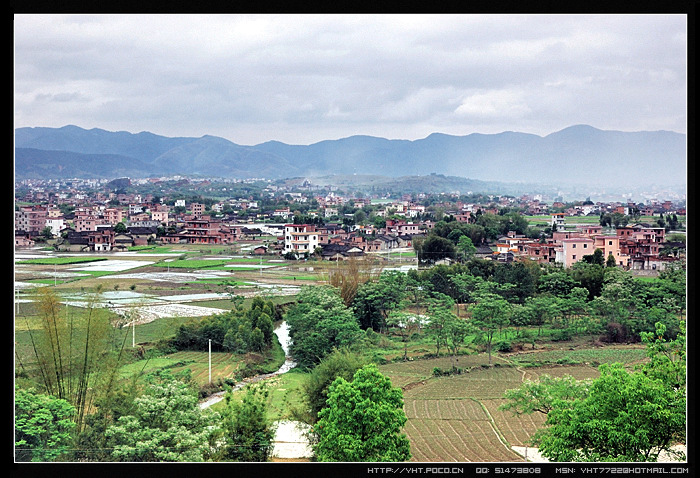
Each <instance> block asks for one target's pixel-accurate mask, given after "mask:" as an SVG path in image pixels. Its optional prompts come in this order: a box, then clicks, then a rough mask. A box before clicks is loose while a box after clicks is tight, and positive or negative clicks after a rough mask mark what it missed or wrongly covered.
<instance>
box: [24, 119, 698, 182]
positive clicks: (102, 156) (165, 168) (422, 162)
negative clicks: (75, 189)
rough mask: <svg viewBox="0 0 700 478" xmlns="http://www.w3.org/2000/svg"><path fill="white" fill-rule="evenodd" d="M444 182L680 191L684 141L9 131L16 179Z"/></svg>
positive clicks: (609, 134)
mask: <svg viewBox="0 0 700 478" xmlns="http://www.w3.org/2000/svg"><path fill="white" fill-rule="evenodd" d="M431 173H436V174H443V175H448V176H454V177H460V178H472V179H474V180H481V181H499V182H529V183H546V184H550V185H587V184H591V185H596V186H611V187H612V186H635V185H644V184H657V185H659V184H662V185H682V184H685V181H686V135H684V134H680V133H674V132H668V131H640V132H631V133H627V132H620V131H603V130H599V129H596V128H593V127H591V126H586V125H577V126H571V127H569V128H566V129H563V130H561V131H558V132H556V133H552V134H550V135H547V136H544V137H541V136H537V135H533V134H526V133H518V132H503V133H499V134H478V133H474V134H469V135H466V136H453V135H446V134H441V133H434V134H431V135H430V136H428V137H426V138H423V139H419V140H414V141H409V140H390V139H385V138H377V137H372V136H351V137H348V138H342V139H336V140H326V141H321V142H318V143H314V144H310V145H289V144H285V143H281V142H279V141H269V142H266V143H262V144H258V145H254V146H242V145H238V144H235V143H232V142H231V141H228V140H226V139H224V138H219V137H215V136H208V135H207V136H203V137H201V138H186V137H177V138H168V137H164V136H158V135H155V134H152V133H148V132H141V133H137V134H133V133H128V132H124V131H120V132H109V131H105V130H101V129H97V128H95V129H91V130H85V129H82V128H79V127H77V126H64V127H62V128H42V127H38V128H18V129H16V130H15V177H16V178H17V179H25V178H67V177H92V178H97V177H102V178H114V177H118V176H132V177H137V176H142V177H144V176H160V175H173V174H179V175H185V176H186V175H190V176H192V175H202V176H216V177H238V178H254V177H265V178H269V179H279V178H288V177H295V176H307V177H317V176H325V175H333V174H336V175H345V174H349V175H352V174H359V175H381V176H388V177H394V178H398V177H407V176H419V175H429V174H431Z"/></svg>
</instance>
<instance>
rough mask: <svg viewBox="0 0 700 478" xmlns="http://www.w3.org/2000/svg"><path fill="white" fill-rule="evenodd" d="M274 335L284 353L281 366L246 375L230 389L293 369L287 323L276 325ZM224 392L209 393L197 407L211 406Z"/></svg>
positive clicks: (221, 397)
mask: <svg viewBox="0 0 700 478" xmlns="http://www.w3.org/2000/svg"><path fill="white" fill-rule="evenodd" d="M274 332H275V335H277V338H278V339H279V341H280V344H281V345H282V350H284V355H285V361H284V363H283V364H282V366H281V367H280V368H279V369H278V370H277V371H276V372H272V373H265V374H261V375H256V376H254V377H248V378H246V379H243V380H241V381H240V382H238V383H237V384H235V385H234V386H233V387H232V390H234V391H235V390H240V389H241V388H243V387H245V386H246V385H249V384H251V383H255V382H259V381H261V380H265V379H268V378H270V377H274V376H275V375H280V374H282V373H285V372H288V371H289V370H291V369H293V368H294V367H296V365H297V364H296V362H294V361H293V360H292V358H291V356H290V355H289V344H290V338H289V326H288V325H287V322H282V323H281V324H280V325H279V327H277V328H276V329H275V330H274ZM225 394H226V392H225V391H224V392H217V393H213V394H211V395H209V396H208V397H207V398H206V399H205V400H203V401H201V402H199V408H201V409H204V408H207V407H210V406H212V405H213V404H215V403H217V402H220V401H221V400H223V399H224V395H225Z"/></svg>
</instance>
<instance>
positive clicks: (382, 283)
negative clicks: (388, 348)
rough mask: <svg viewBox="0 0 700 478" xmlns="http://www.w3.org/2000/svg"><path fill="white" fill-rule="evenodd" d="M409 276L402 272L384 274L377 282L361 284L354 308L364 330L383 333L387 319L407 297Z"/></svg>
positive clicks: (354, 300)
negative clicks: (369, 329) (370, 329)
mask: <svg viewBox="0 0 700 478" xmlns="http://www.w3.org/2000/svg"><path fill="white" fill-rule="evenodd" d="M406 284H407V276H406V274H404V273H401V272H394V271H391V272H384V273H382V274H381V276H379V279H378V280H377V281H368V282H365V283H364V284H361V285H360V286H359V287H358V289H357V292H356V294H355V297H354V299H353V303H352V307H353V310H354V312H355V316H356V317H357V320H358V322H359V324H360V327H361V328H362V329H368V328H372V329H373V330H375V331H382V330H384V329H385V328H386V326H387V319H388V318H389V314H390V313H391V311H392V310H394V309H396V308H397V307H398V306H399V304H400V303H401V301H402V300H403V299H404V298H405V296H406Z"/></svg>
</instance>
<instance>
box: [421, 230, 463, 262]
mask: <svg viewBox="0 0 700 478" xmlns="http://www.w3.org/2000/svg"><path fill="white" fill-rule="evenodd" d="M413 243H414V249H415V251H416V255H417V257H418V261H419V262H422V263H429V264H432V263H435V262H437V261H439V260H442V259H454V258H455V255H456V251H455V245H454V243H453V242H452V241H450V240H449V239H445V238H444V237H440V236H437V235H435V234H430V235H429V236H428V237H427V238H425V240H423V241H422V242H416V241H414V242H413Z"/></svg>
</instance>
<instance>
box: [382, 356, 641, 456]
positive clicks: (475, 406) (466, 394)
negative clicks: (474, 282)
mask: <svg viewBox="0 0 700 478" xmlns="http://www.w3.org/2000/svg"><path fill="white" fill-rule="evenodd" d="M613 349H614V347H611V348H605V349H591V350H586V349H583V350H577V351H556V352H555V351H545V352H540V354H541V355H535V354H533V355H532V356H530V357H521V356H520V357H499V356H494V357H493V364H492V365H490V366H489V365H488V356H486V355H485V354H479V355H465V356H459V361H458V362H455V364H457V365H456V366H457V367H459V368H460V369H461V370H462V372H461V373H460V374H455V375H450V376H434V375H433V370H434V369H435V368H439V369H441V370H447V369H449V368H450V367H451V366H452V364H453V362H452V359H450V358H449V357H440V358H432V359H425V360H414V361H409V362H397V363H391V364H386V365H383V366H381V367H380V369H381V371H382V373H384V374H385V375H386V376H388V377H389V378H390V379H391V381H392V383H393V384H394V385H395V386H398V387H401V389H402V390H403V395H404V410H405V412H406V417H407V418H408V421H407V422H406V425H405V427H404V431H405V432H406V434H407V436H408V439H409V440H410V442H411V455H412V458H411V461H413V462H524V461H526V460H525V457H524V456H523V455H521V454H519V453H517V452H516V451H514V449H513V447H528V446H531V444H530V439H531V437H532V436H533V434H534V433H535V432H536V431H537V429H538V428H540V427H542V426H543V425H544V421H545V417H544V415H542V414H538V413H534V414H531V415H515V414H514V413H512V412H510V411H501V410H499V409H498V407H499V406H500V405H502V404H504V403H505V400H504V399H503V394H504V393H505V391H506V390H509V389H513V388H517V387H519V386H520V385H521V384H522V383H523V382H524V381H526V380H537V379H538V378H539V377H541V376H542V375H544V374H547V375H550V376H553V377H561V376H563V375H571V376H573V377H574V378H576V379H578V380H583V379H587V378H595V377H597V376H598V375H599V372H598V368H597V364H598V363H603V362H606V361H608V360H609V359H610V357H618V359H619V361H621V362H623V363H625V364H627V365H628V366H632V365H633V364H634V363H638V362H639V361H640V360H642V357H643V355H644V351H643V350H639V349H636V348H619V349H615V350H613ZM561 357H567V358H568V359H569V361H570V362H574V363H573V364H572V363H564V364H556V363H551V361H552V360H560V359H561ZM584 359H585V360H586V361H584ZM589 361H590V362H589ZM533 363H545V365H542V366H532V364H533Z"/></svg>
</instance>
